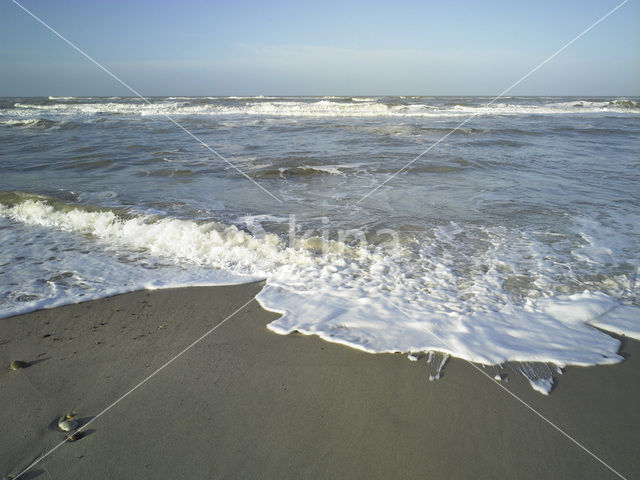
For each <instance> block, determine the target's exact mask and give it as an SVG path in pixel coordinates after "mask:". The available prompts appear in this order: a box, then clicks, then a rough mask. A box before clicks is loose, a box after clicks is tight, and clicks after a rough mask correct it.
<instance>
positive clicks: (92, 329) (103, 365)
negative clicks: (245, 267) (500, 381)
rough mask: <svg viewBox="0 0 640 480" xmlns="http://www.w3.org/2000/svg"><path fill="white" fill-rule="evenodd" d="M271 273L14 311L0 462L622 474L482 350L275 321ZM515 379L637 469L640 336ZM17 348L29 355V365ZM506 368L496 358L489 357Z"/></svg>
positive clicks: (284, 473)
mask: <svg viewBox="0 0 640 480" xmlns="http://www.w3.org/2000/svg"><path fill="white" fill-rule="evenodd" d="M260 288H261V285H260V284H251V285H242V286H225V287H198V288H183V289H168V290H155V291H141V292H135V293H130V294H125V295H120V296H116V297H111V298H106V299H102V300H97V301H92V302H87V303H80V304H74V305H69V306H65V307H60V308H56V309H51V310H41V311H37V312H34V313H30V314H26V315H22V316H18V317H12V318H6V319H2V320H0V322H1V324H2V328H1V329H0V363H1V364H2V365H3V368H2V369H1V373H0V389H1V390H0V391H1V394H0V399H1V402H2V403H1V406H0V410H1V411H2V415H1V416H0V431H1V432H2V434H1V435H0V475H7V476H15V475H17V474H18V473H19V472H20V471H22V470H23V469H24V468H25V467H27V466H28V465H29V464H30V463H31V462H32V461H33V460H34V459H36V458H37V457H39V456H40V455H41V454H42V453H44V452H47V451H49V450H50V449H52V448H53V447H55V446H56V445H58V444H59V443H60V442H61V441H62V440H63V439H64V435H63V434H62V432H61V431H59V430H58V429H57V428H56V426H55V423H56V421H57V419H58V418H59V417H60V416H61V415H64V414H65V413H68V412H71V411H74V412H76V414H77V417H76V418H78V419H80V421H81V423H83V424H85V425H86V423H87V422H89V421H90V420H91V419H93V418H94V417H95V416H96V415H98V414H99V413H100V412H102V411H104V409H105V408H107V407H108V406H109V405H111V404H112V403H113V402H114V401H116V400H117V399H119V398H120V397H121V396H122V395H124V394H125V393H126V392H128V391H129V390H130V389H132V388H133V387H134V386H136V385H137V384H138V383H139V382H140V381H142V380H144V379H145V378H146V377H147V376H148V375H150V374H151V373H153V372H154V371H155V370H156V369H157V368H158V367H160V366H162V365H163V364H164V363H165V362H167V361H168V360H170V359H171V358H172V357H174V356H175V355H176V354H177V353H179V352H180V351H182V350H183V349H184V348H185V347H187V346H188V345H189V344H191V343H192V342H193V341H194V340H196V339H197V338H198V337H200V336H201V335H202V334H203V333H205V332H207V331H208V330H209V329H211V328H212V327H213V326H215V325H217V324H218V323H219V322H220V321H222V320H224V319H225V318H227V317H228V316H229V315H230V314H231V313H233V312H234V311H235V310H237V309H238V308H239V307H241V306H242V305H243V304H245V303H246V302H250V303H248V304H247V305H246V306H245V307H244V308H242V309H241V310H240V311H239V312H238V313H237V314H235V315H234V316H233V317H231V318H230V319H229V320H228V321H227V322H225V323H224V324H223V325H222V326H220V327H219V328H218V329H216V330H215V331H214V332H213V333H212V334H211V335H209V336H207V337H206V338H205V339H203V340H202V341H201V342H199V343H198V344H197V345H195V346H194V347H193V348H191V349H190V350H188V351H187V352H186V353H184V355H182V356H180V357H179V358H178V359H177V360H175V361H174V362H173V363H171V364H170V365H169V366H167V367H166V368H164V369H163V370H161V371H160V372H159V373H157V374H156V375H155V376H154V377H152V378H151V379H150V380H149V381H148V382H146V383H144V384H143V385H142V386H140V387H139V388H137V389H136V390H135V391H133V392H132V393H131V394H129V395H128V396H126V397H125V398H124V399H123V400H122V401H120V402H119V403H117V404H116V405H115V406H114V407H113V408H111V409H110V410H108V411H107V412H105V413H104V414H103V415H102V416H100V417H99V418H96V419H95V420H94V421H92V422H91V424H89V425H87V427H86V428H85V431H86V435H85V436H84V437H83V438H81V439H80V440H78V441H75V442H73V443H65V444H63V445H61V446H60V447H59V448H57V449H56V450H55V451H53V452H52V453H51V454H50V455H48V456H47V457H46V458H45V459H44V460H43V461H41V462H39V463H38V464H36V465H35V466H33V468H32V469H31V470H29V471H28V472H27V473H25V474H24V475H22V476H21V477H20V478H23V479H32V478H42V479H49V478H65V479H80V478H82V479H86V478H92V479H102V478H104V479H106V478H132V479H133V478H136V479H139V478H159V479H163V478H166V479H169V478H225V479H226V478H243V479H248V478H262V479H284V478H287V479H288V478H292V479H293V478H309V479H330V478H331V479H336V478H345V479H347V478H349V479H352V478H363V479H365V478H366V479H372V478H379V479H389V478H437V479H440V478H443V479H444V478H448V479H466V478H474V479H478V478H519V479H526V478H531V479H533V478H536V479H539V478H546V479H555V478H567V479H573V478H576V479H577V478H581V479H590V478H593V479H606V478H612V479H613V478H619V477H618V476H617V475H616V474H615V473H613V472H612V471H611V470H609V469H608V468H607V467H605V466H604V465H603V464H602V463H600V462H599V461H598V460H596V459H595V458H593V457H592V456H590V455H589V454H588V453H586V452H585V451H584V450H582V449H581V448H580V447H578V446H577V445H576V444H574V443H572V442H571V441H570V440H569V439H568V438H566V437H565V436H563V435H562V434H561V433H560V432H558V431H557V430H555V429H554V428H553V427H552V426H550V425H549V424H547V423H545V422H544V421H543V420H541V419H540V418H539V417H538V416H536V415H535V414H534V413H532V412H531V411H530V410H528V409H527V408H526V407H524V406H523V405H522V404H521V403H519V402H518V401H517V400H516V399H514V398H513V397H511V396H510V395H508V394H507V393H506V392H505V391H504V390H502V389H501V388H499V387H498V386H497V385H496V384H495V383H494V382H493V381H492V380H490V379H488V378H487V377H486V376H484V375H482V374H481V373H480V372H478V371H477V370H476V369H475V368H473V366H471V365H470V364H468V363H466V362H464V361H460V360H455V359H453V360H452V361H450V362H449V363H448V365H447V367H446V369H445V372H444V377H443V378H442V379H441V380H439V381H436V382H429V381H428V365H427V363H426V359H421V360H420V361H418V362H409V361H407V359H406V356H405V355H399V354H398V355H391V354H377V355H371V354H366V353H362V352H359V351H356V350H352V349H349V348H346V347H343V346H340V345H336V344H330V343H326V342H324V341H321V340H319V339H318V338H315V337H306V336H302V335H290V336H279V335H275V334H273V333H271V332H269V331H268V330H267V329H266V328H265V326H266V324H267V323H269V322H270V321H271V320H273V319H274V318H277V314H274V313H271V312H266V311H264V310H263V309H262V308H261V307H260V306H259V305H258V304H257V302H255V301H250V300H251V299H252V298H253V296H255V295H256V294H257V292H258V291H259V290H260ZM621 352H622V354H623V355H624V356H625V357H626V360H625V361H624V362H623V363H621V364H618V365H614V366H606V367H591V368H568V369H566V371H565V373H564V375H561V376H560V377H559V378H558V379H557V385H556V388H555V389H554V390H553V392H552V393H551V395H550V396H548V397H545V396H543V395H540V394H539V393H536V392H534V391H533V390H532V389H531V388H530V386H529V384H528V382H526V381H525V379H524V378H522V377H520V376H518V375H515V374H511V375H509V378H508V380H509V381H508V382H506V383H504V385H505V386H506V387H507V388H508V389H509V390H510V391H512V392H513V393H515V394H516V395H518V396H519V397H520V398H521V399H523V400H524V401H526V402H527V403H529V404H530V405H531V406H532V407H534V408H535V409H537V410H538V411H539V412H540V413H541V414H543V415H545V416H546V417H547V418H548V419H549V420H550V421H551V422H553V423H554V424H556V425H557V426H558V427H560V428H562V429H563V430H564V431H565V432H566V433H567V434H569V435H571V436H572V437H573V438H574V439H575V440H577V441H578V442H580V443H581V444H582V445H584V447H585V448H587V449H589V450H590V451H591V452H593V453H594V454H595V455H597V456H598V457H599V458H600V459H601V460H602V461H603V462H605V463H607V464H608V465H609V466H610V467H611V468H613V469H615V470H616V471H617V472H619V474H620V475H622V476H623V477H625V478H637V477H638V476H640V460H639V458H640V450H639V445H640V410H639V409H638V405H639V404H640V382H639V381H638V380H639V379H640V377H639V375H638V374H639V372H640V368H639V367H640V363H639V362H638V358H639V355H640V345H639V344H638V342H633V341H630V340H625V341H623V346H622V349H621ZM14 360H22V361H24V362H28V364H29V366H28V367H27V368H23V369H18V370H15V371H12V370H10V369H9V365H10V363H11V362H12V361H14ZM486 371H487V372H488V373H490V374H491V373H492V371H491V370H489V369H487V370H486Z"/></svg>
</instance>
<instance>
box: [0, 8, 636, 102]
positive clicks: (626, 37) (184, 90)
mask: <svg viewBox="0 0 640 480" xmlns="http://www.w3.org/2000/svg"><path fill="white" fill-rule="evenodd" d="M18 1H21V0H18ZM21 3H22V4H23V5H24V6H25V7H27V8H28V9H30V10H32V11H33V12H34V13H35V14H36V15H38V16H40V17H41V18H42V19H43V20H44V21H45V22H47V23H48V24H49V25H51V26H52V27H53V28H55V29H56V30H58V31H59V32H60V33H61V34H62V35H64V36H66V37H67V38H69V39H70V40H71V41H73V42H74V43H76V44H77V45H78V46H80V47H81V48H82V49H84V50H85V51H86V52H87V53H89V54H90V55H91V56H93V57H94V58H95V59H96V60H98V61H99V62H101V63H103V64H104V65H105V66H106V67H107V68H109V69H111V70H112V71H113V72H114V73H115V74H117V75H118V76H120V77H121V78H122V79H123V80H125V81H126V82H128V83H129V84H130V85H131V86H132V87H134V88H136V89H137V90H138V91H139V92H140V93H142V94H143V95H259V94H264V95H382V94H400V95H402V94H407V95H496V94H498V93H500V92H501V91H502V90H504V88H506V87H507V86H509V85H511V84H512V83H513V82H514V81H516V80H517V79H518V78H520V77H521V76H522V75H523V74H524V73H526V72H527V71H528V70H530V69H531V68H532V67H534V66H535V65H537V64H538V63H539V62H540V61H542V60H543V59H545V58H546V57H547V56H549V55H550V54H551V53H553V52H554V51H555V50H557V49H558V48H560V47H561V46H562V45H564V44H565V43H566V42H568V41H569V40H570V39H571V38H573V37H574V36H575V35H577V34H578V33H580V32H581V31H582V30H584V29H585V28H586V27H588V26H589V25H590V24H591V23H593V22H594V21H595V20H596V19H598V18H599V17H600V16H602V15H604V14H605V13H606V12H607V11H608V10H610V9H611V8H613V7H615V6H616V5H617V4H618V3H619V1H618V0H575V1H566V0H555V1H547V0H536V1H534V0H531V1H520V0H509V1H491V0H487V1H481V0H477V1H471V0H467V1H463V0H459V1H458V0H454V1H448V2H440V1H426V0H423V1H404V0H399V1H396V2H391V1H387V2H378V1H375V0H372V1H356V2H348V1H340V2H333V1H317V2H305V1H280V2H275V1H269V0H265V1H244V0H237V1H213V2H205V1H195V0H191V1H190V0H186V1H178V0H174V1H165V0H154V1H151V0H145V1H135V0H129V1H120V0H112V1H92V0H82V1H76V0H70V1H52V0H22V1H21ZM639 3H640V0H629V2H628V3H627V4H625V5H624V6H623V7H621V8H620V9H619V10H618V11H617V12H615V13H614V14H612V15H611V16H610V17H609V18H608V19H606V20H605V21H604V22H603V23H601V24H600V25H598V26H597V27H596V28H595V29H594V30H592V31H591V32H589V33H587V34H586V35H585V36H584V37H582V38H581V39H579V40H578V41H577V42H576V43H575V44H574V45H572V46H571V47H569V48H568V49H567V50H565V51H564V52H563V53H562V54H560V55H559V56H558V57H556V58H555V59H554V60H552V61H551V62H549V63H548V64H547V65H545V66H544V67H542V68H541V69H540V70H539V71H538V72H536V73H535V74H533V75H532V76H531V77H529V78H528V79H527V80H525V81H524V82H522V84H520V85H519V86H518V87H517V88H516V89H514V90H513V94H517V95H616V96H631V95H640V6H639ZM0 71H1V76H0V96H19V95H24V96H30V95H45V96H46V95H76V96H81V95H130V92H128V91H127V90H126V89H124V87H122V86H121V85H118V84H117V83H116V82H115V81H114V80H113V79H111V78H109V77H108V76H107V75H106V74H105V73H104V72H102V71H100V70H98V69H97V67H95V66H94V65H92V64H91V63H90V62H89V61H88V60H86V59H85V58H83V57H82V56H80V55H79V54H78V53H77V52H75V51H74V50H72V49H71V48H70V47H69V46H68V45H66V44H65V43H63V42H62V41H61V40H60V39H58V38H57V37H55V36H54V35H53V34H52V33H50V32H49V31H47V30H46V29H45V28H44V27H43V26H42V25H40V24H39V23H37V22H36V21H35V20H34V19H32V18H31V17H29V16H28V15H27V14H25V13H24V12H23V11H22V10H20V9H19V8H18V7H17V6H16V5H14V4H13V3H12V2H11V1H10V0H0Z"/></svg>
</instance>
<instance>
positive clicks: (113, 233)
mask: <svg viewBox="0 0 640 480" xmlns="http://www.w3.org/2000/svg"><path fill="white" fill-rule="evenodd" d="M490 101H491V98H479V97H353V98H351V97H157V98H151V99H150V100H149V102H148V103H147V102H144V101H142V100H140V99H135V98H124V97H112V98H94V97H91V98H78V97H49V98H4V99H0V167H1V169H2V170H1V171H2V174H1V176H0V241H1V242H2V249H1V250H0V315H1V316H5V317H6V316H10V315H15V314H19V313H23V312H27V311H31V310H34V309H38V308H44V307H51V306H55V305H62V304H66V303H71V302H77V301H82V300H88V299H94V298H99V297H104V296H107V295H112V294H115V293H121V292H125V291H131V290H136V289H140V288H160V287H168V286H181V285H216V284H228V283H239V282H248V281H254V280H266V284H265V287H264V289H263V290H262V292H261V293H260V294H259V295H258V300H259V301H260V303H261V304H262V305H263V306H264V307H265V308H267V309H269V310H274V311H277V312H281V313H282V316H281V317H280V318H279V319H277V320H276V321H274V322H272V323H271V324H270V325H269V328H270V329H271V330H272V331H274V332H277V333H281V334H287V333H290V332H293V331H298V332H301V333H305V334H315V335H318V336H320V337H322V338H323V339H326V340H328V341H332V342H337V343H342V344H345V345H348V346H351V347H354V348H358V349H361V350H364V351H367V352H372V353H375V352H403V353H406V354H407V355H408V356H409V357H410V359H413V360H417V359H421V358H422V357H425V358H426V360H429V359H431V360H432V361H431V364H430V365H431V366H430V367H429V368H425V377H427V378H428V377H429V376H431V377H432V378H437V377H438V376H439V375H440V371H441V369H442V366H443V365H444V363H445V362H446V359H447V358H448V356H449V355H450V356H454V357H459V358H463V359H466V360H469V361H471V362H476V363H480V364H485V365H512V366H513V365H516V367H515V369H516V370H517V371H519V372H520V373H523V374H524V375H525V376H527V378H529V380H530V381H531V382H532V385H533V386H534V388H537V389H538V390H540V391H542V392H548V391H549V389H550V388H551V386H552V374H553V372H555V371H557V370H558V369H561V368H562V367H564V366H566V365H596V364H607V363H615V362H619V361H621V360H622V358H621V357H620V356H619V355H618V348H619V341H618V340H617V339H615V338H614V337H612V336H611V335H609V334H607V333H606V332H612V333H615V334H618V335H626V336H630V337H634V338H638V339H640V308H639V307H640V298H639V295H638V273H639V271H640V267H639V258H640V209H639V207H640V168H639V167H640V157H639V153H638V152H639V151H640V149H639V147H640V102H639V101H638V99H637V98H558V97H519V98H516V97H509V98H501V99H499V100H498V101H495V102H492V103H490V104H489V105H487V103H489V102H490ZM172 120H173V121H175V122H177V123H178V124H179V125H181V126H182V127H183V128H184V129H186V130H187V131H188V132H190V133H191V134H192V135H193V136H191V135H189V134H188V133H186V132H185V131H184V130H182V129H181V128H179V127H178V126H177V125H175V124H174V123H173V122H172ZM461 124H463V125H462V126H460V125H461ZM194 136H195V137H196V138H194ZM198 140H200V141H201V142H203V143H205V144H206V145H208V146H209V147H210V148H211V149H208V148H205V147H204V146H203V145H202V144H201V143H200V142H199V141H198ZM434 144H435V146H434ZM425 151H426V153H424V155H422V156H420V155H421V154H423V152H425ZM407 164H409V165H407ZM403 167H405V168H403ZM254 182H255V183H254ZM596 327H597V328H596ZM426 360H425V362H426ZM498 377H499V375H498Z"/></svg>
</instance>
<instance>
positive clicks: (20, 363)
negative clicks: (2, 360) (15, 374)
mask: <svg viewBox="0 0 640 480" xmlns="http://www.w3.org/2000/svg"><path fill="white" fill-rule="evenodd" d="M28 366H29V362H23V361H22V360H14V361H13V362H11V365H9V368H10V369H11V370H20V369H21V368H27V367H28Z"/></svg>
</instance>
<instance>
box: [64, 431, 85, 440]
mask: <svg viewBox="0 0 640 480" xmlns="http://www.w3.org/2000/svg"><path fill="white" fill-rule="evenodd" d="M82 437H84V432H81V431H77V432H73V433H72V434H71V435H67V441H68V442H75V441H76V440H80V439H81V438H82Z"/></svg>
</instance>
